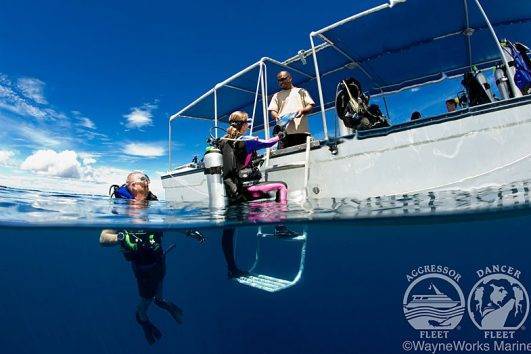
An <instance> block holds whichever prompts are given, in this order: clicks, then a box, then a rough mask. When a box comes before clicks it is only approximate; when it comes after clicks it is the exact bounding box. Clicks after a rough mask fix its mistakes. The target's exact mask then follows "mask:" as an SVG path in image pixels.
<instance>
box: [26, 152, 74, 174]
mask: <svg viewBox="0 0 531 354" xmlns="http://www.w3.org/2000/svg"><path fill="white" fill-rule="evenodd" d="M20 168H21V169H22V170H30V171H33V172H37V173H41V174H44V175H48V176H56V177H66V178H80V177H81V174H82V170H81V164H80V163H79V161H78V160H77V154H76V152H75V151H72V150H65V151H62V152H59V153H58V152H55V151H54V150H39V151H37V152H36V153H34V154H33V155H30V156H28V157H27V158H26V160H24V162H22V164H21V165H20Z"/></svg>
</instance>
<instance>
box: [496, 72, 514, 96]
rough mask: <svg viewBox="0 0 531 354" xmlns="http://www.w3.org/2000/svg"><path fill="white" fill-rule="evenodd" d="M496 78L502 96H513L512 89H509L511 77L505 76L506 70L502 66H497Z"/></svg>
mask: <svg viewBox="0 0 531 354" xmlns="http://www.w3.org/2000/svg"><path fill="white" fill-rule="evenodd" d="M494 79H495V80H496V86H498V91H499V92H500V95H501V98H502V99H504V100H507V99H509V98H510V97H511V91H510V90H509V79H508V78H507V76H505V70H503V69H502V67H501V66H498V67H496V70H495V71H494Z"/></svg>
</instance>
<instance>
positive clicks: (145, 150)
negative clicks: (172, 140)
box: [123, 143, 165, 157]
mask: <svg viewBox="0 0 531 354" xmlns="http://www.w3.org/2000/svg"><path fill="white" fill-rule="evenodd" d="M123 152H124V153H125V154H127V155H132V156H140V157H159V156H163V155H164V153H165V150H164V148H163V147H162V146H160V145H158V144H143V143H130V144H127V145H126V146H125V147H124V149H123Z"/></svg>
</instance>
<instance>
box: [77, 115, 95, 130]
mask: <svg viewBox="0 0 531 354" xmlns="http://www.w3.org/2000/svg"><path fill="white" fill-rule="evenodd" d="M79 124H80V125H81V126H82V127H85V128H88V129H95V128H96V124H94V122H93V121H92V120H91V119H90V118H87V117H81V118H79Z"/></svg>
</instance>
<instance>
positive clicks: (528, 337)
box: [0, 181, 531, 354]
mask: <svg viewBox="0 0 531 354" xmlns="http://www.w3.org/2000/svg"><path fill="white" fill-rule="evenodd" d="M0 225H1V226H0V231H1V240H2V247H1V248H0V280H1V282H2V288H1V289H2V291H1V292H0V318H1V319H2V321H1V322H0V333H1V334H0V352H1V353H9V354H11V353H73V352H75V353H147V352H154V353H231V354H236V353H405V352H433V348H436V350H435V352H485V351H487V352H494V351H501V350H496V349H500V348H504V346H506V345H509V347H510V346H512V347H511V348H513V349H517V350H513V352H515V351H517V352H518V351H531V346H526V345H527V344H528V343H530V342H531V334H530V333H529V329H528V327H529V319H528V314H529V296H528V289H531V257H530V256H529V252H530V249H531V247H530V246H531V242H530V241H529V237H530V235H529V234H530V232H531V209H529V188H528V182H527V181H520V182H515V183H513V184H510V185H506V186H501V187H488V188H483V189H480V190H470V191H459V190H452V191H433V192H426V193H419V194H414V195H400V196H385V197H379V198H371V199H367V200H354V199H346V200H326V201H315V200H314V201H307V202H306V203H304V204H302V205H288V206H287V207H282V206H279V205H278V204H276V203H268V202H256V203H252V204H248V205H243V206H240V207H238V208H231V209H228V210H223V211H212V210H210V209H209V208H208V206H207V205H201V204H182V203H181V204H172V203H169V202H154V203H151V204H150V205H149V206H148V207H146V208H138V207H135V206H132V205H130V204H128V203H126V202H123V201H119V200H118V201H117V200H110V199H109V198H108V197H104V196H81V195H66V194H60V193H50V192H42V191H32V190H20V189H12V188H0ZM102 229H116V230H123V229H127V230H132V231H135V230H138V229H144V230H145V229H149V230H158V231H161V232H163V237H162V246H163V248H164V249H165V250H167V251H168V253H167V255H166V256H165V261H166V274H165V277H164V279H163V294H164V298H165V299H167V300H168V301H171V302H173V303H174V304H176V305H177V306H178V307H179V308H180V309H182V312H183V315H182V323H177V322H176V321H175V320H174V319H173V318H172V317H171V316H170V315H169V314H168V313H167V312H166V311H164V310H163V309H161V308H158V307H157V306H155V305H153V304H152V305H151V307H150V308H149V311H148V315H149V318H150V321H151V323H152V324H153V325H154V326H155V327H156V328H157V329H158V330H159V331H160V334H161V336H160V339H158V340H157V341H156V342H155V343H154V344H149V343H148V340H147V338H146V336H145V334H144V331H143V328H142V326H140V325H139V324H138V323H137V321H136V319H135V311H136V308H137V305H138V302H139V295H138V290H137V283H136V279H135V275H134V272H133V270H132V267H131V264H130V262H128V261H127V260H126V259H125V257H124V254H123V252H121V251H120V247H101V246H100V244H99V237H100V232H101V230H102ZM191 231H195V232H191ZM197 234H200V235H202V236H203V238H200V237H196V236H197ZM199 241H202V242H199ZM234 264H235V265H236V267H237V269H238V270H239V271H240V273H237V274H235V272H234V268H231V267H232V266H234ZM447 345H450V346H451V347H448V346H447ZM460 346H461V347H460ZM509 347H506V348H509ZM443 348H444V350H443ZM448 348H451V349H452V350H448ZM528 348H529V349H528ZM486 349H488V350H486ZM506 351H507V350H506Z"/></svg>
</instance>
